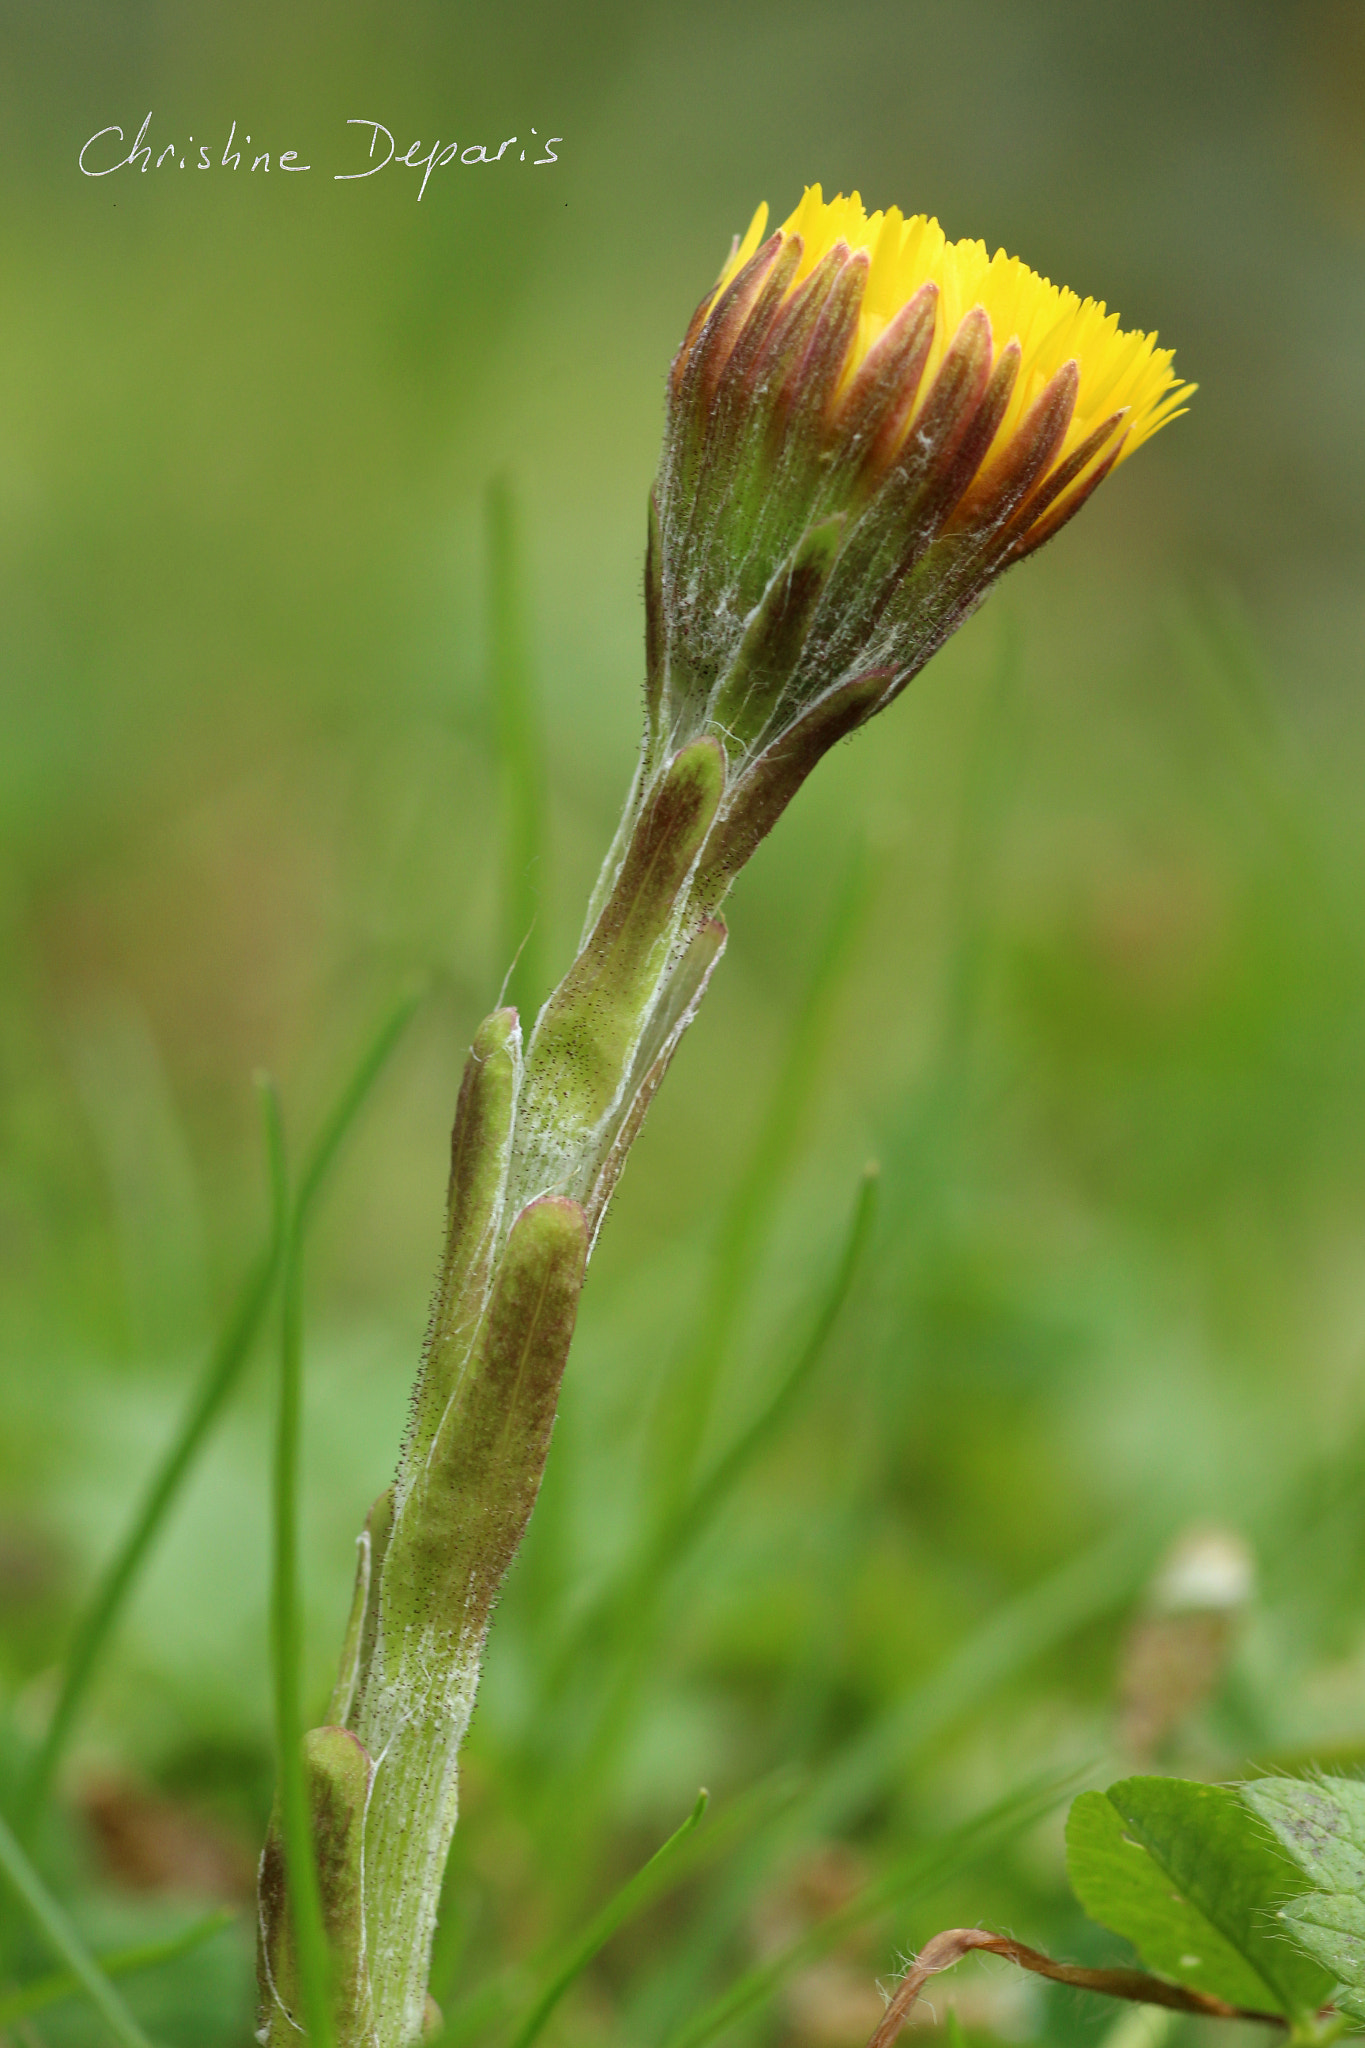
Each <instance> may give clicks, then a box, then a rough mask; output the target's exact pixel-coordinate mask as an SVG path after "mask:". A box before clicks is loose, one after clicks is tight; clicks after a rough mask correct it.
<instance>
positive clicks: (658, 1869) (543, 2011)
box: [512, 1792, 710, 2048]
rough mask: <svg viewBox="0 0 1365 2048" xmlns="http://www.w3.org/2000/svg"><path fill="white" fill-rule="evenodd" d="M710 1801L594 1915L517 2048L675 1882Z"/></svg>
mask: <svg viewBox="0 0 1365 2048" xmlns="http://www.w3.org/2000/svg"><path fill="white" fill-rule="evenodd" d="M709 1797H710V1795H709V1793H706V1792H700V1793H698V1795H697V1803H696V1805H695V1806H694V1807H693V1808H692V1811H691V1813H689V1814H688V1816H687V1819H686V1820H685V1821H684V1822H683V1824H682V1826H681V1827H679V1828H675V1829H674V1831H673V1833H672V1834H671V1835H670V1836H669V1837H668V1840H667V1841H666V1842H664V1843H663V1844H662V1845H661V1846H660V1847H659V1848H658V1849H656V1850H655V1852H654V1854H653V1855H652V1856H651V1857H650V1859H649V1861H648V1863H646V1864H645V1865H643V1867H642V1868H641V1869H639V1870H637V1871H636V1873H635V1875H634V1877H631V1878H628V1879H627V1880H626V1882H625V1884H623V1885H622V1886H621V1888H620V1890H619V1891H618V1892H617V1893H616V1894H615V1895H614V1896H613V1897H612V1898H610V1899H608V1901H607V1903H606V1905H605V1906H603V1908H602V1910H601V1912H600V1913H597V1914H595V1915H594V1917H593V1918H592V1919H591V1920H590V1921H589V1922H588V1925H587V1926H586V1927H585V1928H584V1930H583V1932H582V1934H581V1935H580V1936H579V1937H578V1939H577V1941H575V1942H574V1943H573V1944H572V1945H571V1947H570V1948H569V1949H568V1951H567V1953H566V1954H565V1956H564V1958H563V1960H562V1962H561V1963H560V1964H559V1966H558V1968H557V1969H556V1970H555V1972H554V1974H553V1975H552V1977H551V1978H550V1981H549V1983H548V1984H547V1985H546V1986H545V1988H544V1990H543V1991H542V1992H541V1994H540V1996H539V1998H538V1999H537V2000H536V2002H535V2004H534V2005H533V2006H532V2007H531V2010H530V2012H529V2013H528V2014H527V2015H526V2018H525V2019H524V2020H523V2022H522V2024H521V2026H520V2027H519V2028H518V2029H517V2031H516V2034H515V2035H514V2036H513V2039H512V2048H531V2043H532V2042H533V2041H534V2040H535V2039H536V2038H537V2036H538V2035H539V2034H540V2032H541V2030H542V2028H543V2027H544V2026H545V2023H546V2021H547V2020H548V2019H549V2017H550V2015H551V2013H552V2012H553V2011H554V2009H555V2007H556V2006H557V2005H558V2004H559V2001H560V1999H561V1998H563V1996H564V1994H565V1993H566V1992H567V1991H568V1990H569V1989H570V1987H571V1986H572V1985H573V1984H574V1983H575V1982H576V1980H577V1979H578V1978H579V1977H581V1976H582V1974H583V1972H584V1970H586V1969H587V1967H588V1964H589V1963H590V1962H591V1961H592V1959H593V1957H594V1956H595V1955H596V1954H597V1953H598V1951H599V1950H600V1949H603V1948H605V1947H606V1945H607V1943H608V1942H609V1941H610V1940H611V1937H612V1936H613V1934H615V1933H616V1932H617V1931H618V1929H620V1928H622V1927H624V1926H625V1924H626V1922H627V1921H628V1920H631V1919H633V1918H634V1916H635V1914H637V1913H639V1912H641V1911H642V1910H643V1909H644V1907H646V1906H647V1905H649V1904H650V1903H651V1901H652V1900H654V1899H656V1898H657V1897H658V1895H659V1893H660V1892H661V1891H662V1890H663V1889H664V1888H665V1886H666V1885H667V1884H668V1883H669V1882H670V1881H671V1878H672V1871H671V1869H670V1867H669V1866H670V1864H671V1861H672V1858H673V1856H674V1853H675V1851H676V1850H678V1849H679V1848H681V1846H682V1844H683V1843H684V1842H685V1841H686V1840H687V1837H688V1836H689V1835H690V1834H691V1833H692V1832H693V1830H694V1829H695V1828H696V1827H697V1826H698V1825H699V1823H700V1821H701V1818H702V1815H703V1814H704V1813H705V1811H706V1807H707V1802H708V1800H709Z"/></svg>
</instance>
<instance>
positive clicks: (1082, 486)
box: [257, 186, 1191, 2048]
mask: <svg viewBox="0 0 1365 2048" xmlns="http://www.w3.org/2000/svg"><path fill="white" fill-rule="evenodd" d="M766 220H767V209H766V208H764V207H760V209H759V211H758V213H757V214H756V215H755V218H754V222H753V225H752V227H751V228H750V230H749V232H748V234H747V235H746V236H745V238H744V240H743V241H742V242H740V243H738V244H737V246H736V248H735V250H734V252H733V254H732V255H731V258H730V261H729V262H728V264H727V265H726V267H725V269H724V270H723V271H722V273H721V277H720V280H719V282H718V283H717V285H716V286H715V287H714V289H713V290H712V291H711V292H709V293H708V294H707V297H706V298H705V299H704V300H703V302H702V304H701V306H700V307H699V308H698V311H697V314H696V317H695V318H694V320H693V322H692V325H691V327H690V328H689V330H688V333H687V336H686V338H685V340H684V342H683V345H682V347H681V349H680V350H679V352H678V356H677V360H676V361H675V363H674V365H673V370H672V375H671V378H670V383H669V403H668V426H667V431H666V434H665V439H664V454H663V462H662V466H661V469H660V474H659V481H658V485H657V488H656V492H655V496H654V501H653V516H652V519H651V527H650V546H649V568H648V575H647V608H646V656H647V661H646V666H647V675H648V682H647V689H646V706H647V715H646V725H645V736H644V744H643V748H642V752H641V759H640V767H639V771H638V773H637V775H636V779H635V784H634V787H633V789H632V791H631V794H630V797H629V799H628V801H627V804H626V809H625V814H624V816H623V818H622V821H621V826H620V829H619V831H618V833H617V835H616V839H615V842H614V844H613V846H612V849H611V851H610V852H609V854H608V856H607V859H606V862H605V864H604V866H603V869H602V873H601V876H600V877H599V880H598V885H597V889H596V891H595V893H594V896H593V899H592V902H591V904H590V905H589V910H588V918H587V923H586V925H585V928H584V933H583V940H582V944H581V946H580V949H579V953H578V957H577V959H576V960H575V961H574V962H573V965H572V966H571V967H570V968H569V971H568V973H567V974H566V975H565V977H564V979H563V980H562V981H561V982H560V984H559V986H558V988H557V989H555V990H554V991H553V992H552V994H551V995H550V996H549V998H548V1000H547V1001H546V1003H545V1004H544V1007H543V1008H542V1009H541V1011H540V1014H539V1016H538V1017H537V1018H536V1020H535V1024H534V1028H533V1029H532V1030H531V1031H530V1032H529V1034H527V1035H526V1036H525V1040H524V1043H523V1030H522V1023H521V1020H520V1019H519V1018H518V1016H517V1014H516V1012H515V1011H514V1010H502V1009H499V1010H496V1011H495V1012H494V1013H493V1015H492V1016H491V1017H489V1018H487V1019H486V1020H485V1022H484V1024H483V1025H482V1026H481V1027H480V1029H479V1031H478V1033H477V1035H476V1037H475V1040H474V1044H473V1047H472V1049H471V1051H470V1055H469V1060H468V1063H467V1065H466V1069H465V1077H464V1082H463V1085H462V1087H461V1091H460V1101H459V1107H458V1110H457V1113H456V1122H455V1131H454V1135H453V1138H452V1142H451V1175H450V1195H449V1204H448V1214H447V1234H446V1249H445V1255H444V1258H443V1260H442V1266H441V1274H440V1279H439V1283H438V1287H437V1293H436V1300H435V1303H434V1306H433V1312H432V1319H431V1327H430V1332H429V1336H428V1342H427V1346H426V1350H425V1353H424V1355H423V1360H422V1365H421V1369H420V1372H419V1375H418V1382H417V1386H416V1389H415V1392H414V1397H413V1407H412V1418H411V1423H410V1426H409V1430H408V1435H407V1438H406V1441H405V1443H404V1447H403V1450H402V1453H401V1456H400V1459H399V1467H398V1474H397V1478H396V1480H395V1482H394V1486H393V1488H392V1490H391V1492H390V1493H389V1494H387V1495H385V1496H383V1497H382V1498H381V1499H380V1500H379V1501H378V1502H376V1504H375V1507H374V1509H373V1510H372V1511H371V1515H370V1518H369V1521H368V1522H367V1524H366V1528H365V1531H364V1533H363V1535H362V1537H361V1541H360V1554H359V1563H358V1570H357V1576H356V1593H355V1604H354V1607H353V1610H352V1617H351V1625H350V1628H349V1629H348V1632H347V1638H346V1645H345V1649H344V1652H343V1658H342V1669H341V1674H340V1677H339V1679H338V1683H337V1687H336V1691H335V1692H334V1694H333V1698H332V1704H331V1708H330V1711H329V1716H328V1722H327V1725H326V1726H324V1727H322V1728H319V1729H314V1730H313V1731H312V1732H311V1733H310V1734H309V1736H308V1737H307V1739H306V1743H305V1753H304V1762H305V1767H306V1771H307V1777H308V1786H309V1801H310V1804H311V1807H312V1813H313V1826H314V1846H315V1848H316V1850H317V1853H318V1885H319V1891H320V1893H321V1899H322V1907H323V1918H324V1922H325V1928H326V1933H327V1937H328V1941H329V1944H330V1948H331V1957H332V1971H331V1989H330V1994H329V1998H330V2008H331V2018H332V2025H333V2030H334V2033H335V2038H336V2042H337V2048H412V2043H414V2042H415V2041H416V2040H417V2039H418V2038H419V2036H421V2035H422V2034H423V2031H424V2028H425V2027H427V2026H430V2025H434V2024H436V2022H435V2020H434V2019H433V2014H432V2008H431V2006H430V2001H429V1999H428V1996H427V1991H426V1981H427V1973H428V1965H429V1959H430V1955H431V1944H432V1937H433V1933H434V1930H435V1926H436V1916H437V1905H438V1901H439V1898H440V1894H441V1884H442V1876H443V1873H444V1871H445V1868H446V1859H447V1853H448V1851H449V1848H450V1840H451V1835H452V1832H453V1830H454V1827H455V1818H456V1810H457V1804H458V1800H457V1786H458V1760H459V1752H460V1744H461V1742H462V1740H463V1738H464V1733H465V1729H466V1727H467V1725H468V1722H469V1716H470V1713H471V1712H472V1710H473V1704H474V1697H475V1692H476V1689H477V1685H478V1678H479V1666H480V1660H481V1658H482V1654H483V1646H484V1638H485V1635H486V1633H487V1629H488V1625H489V1620H490V1617H491V1614H492V1609H493V1603H494V1601H495V1600H496V1598H497V1594H498V1589H499V1587H500V1585H501V1583H502V1578H503V1574H504V1573H505V1572H506V1570H507V1568H508V1566H509V1564H510V1563H511V1560H512V1557H513V1555H514V1553H515V1551H516V1548H517V1545H518V1544H519V1542H520V1541H521V1537H522V1532H523V1531H524V1529H525V1527H526V1523H527V1520H528V1518H529V1516H530V1513H531V1509H532V1506H533V1504H534V1501H535V1497H536V1491H537V1489H538V1487H539V1485H540V1477H541V1471H542V1468H543V1466H544V1463H545V1456H546V1451H547V1449H548V1446H549V1438H550V1429H551V1425H552V1423H553V1419H554V1411H555V1402H556V1399H557V1396H558V1391H559V1383H560V1375H561V1374H562V1373H563V1371H564V1366H565V1360H566V1358H567V1356H568V1351H569V1344H570V1340H571V1337H572V1334H573V1325H574V1317H575V1314H576V1311H577V1304H578V1295H579V1289H580V1287H581V1285H582V1281H583V1274H584V1269H585V1267H586V1264H587V1259H588V1254H589V1252H590V1250H591V1247H592V1243H593V1240H594V1237H595V1235H596V1232H597V1230H598V1228H599V1227H600V1224H601V1221H602V1217H603V1215H604V1214H605V1211H606V1208H607V1204H608V1202H609V1201H610V1199H611V1195H612V1191H613V1189H614V1187H615V1185H616V1181H617V1177H618V1176H619V1174H620V1172H621V1168H622V1165H623V1163H624V1161H625V1158H626V1155H627V1153H628V1152H629V1150H630V1147H631V1144H632V1143H633V1141H634V1139H635V1137H636V1135H637V1133H638V1132H639V1129H640V1126H641V1123H642V1121H643V1119H644V1116H645V1113H646V1111H647V1109H648V1107H649V1104H650V1101H651V1100H652V1098H653V1096H654V1093H655V1091H656V1089H657V1088H658V1086H659V1084H660V1082H661V1080H662V1078H663V1076H664V1074H665V1072H666V1070H667V1068H668V1064H669V1061H670V1060H671V1059H672V1057H673V1054H674V1052H675V1050H676V1048H677V1045H678V1043H679V1040H680V1039H681V1037H682V1035H683V1033H684V1031H685V1030H686V1029H687V1027H688V1024H689V1023H690V1022H691V1020H692V1018H693V1017H694V1015H695V1014H696V1011H697V1008H698V1005H699V1004H700V1002H701V1000H702V998H703V996H704V995H705V993H706V988H707V984H708V982H709V980H710V978H711V975H712V973H713V971H714V969H715V967H716V965H717V963H718V962H719V960H720V958H721V954H722V952H723V950H724V947H725V939H726V934H725V926H724V923H723V921H722V918H721V915H720V913H721V910H722V908H723V905H724V901H725V896H726V892H727V891H728V889H729V887H730V884H731V883H732V881H733V880H734V878H735V876H736V875H737V874H738V872H739V870H740V869H741V868H742V867H743V865H744V862H745V861H746V860H747V859H748V857H749V855H750V854H751V853H752V852H753V850H754V848H755V847H756V846H757V844H758V842H759V841H760V840H761V839H762V838H763V837H764V835H765V834H766V833H767V832H768V831H770V830H771V828H772V826H773V825H774V823H775V822H776V820H777V818H778V817H779V816H780V815H781V813H782V811H783V809H784V808H785V806H786V805H787V804H788V803H789V802H790V800H791V798H792V797H793V795H794V794H795V793H796V791H797V789H798V788H799V787H800V785H801V783H802V782H803V781H804V780H805V778H806V776H807V775H808V774H809V773H810V771H811V769H812V768H813V767H814V766H815V763H816V762H817V761H818V760H819V758H820V756H821V755H822V754H823V753H824V752H825V751H826V750H827V749H828V748H829V747H830V746H832V745H833V743H834V742H835V741H836V740H837V739H840V738H842V737H843V735H844V734H845V733H847V732H851V731H852V730H853V729H854V727H855V726H859V725H862V724H864V723H865V722H866V720H867V719H869V718H871V717H872V716H873V715H874V713H876V712H877V711H879V710H881V708H882V707H883V705H885V704H887V703H889V702H890V700H891V698H892V697H894V696H895V695H896V693H897V691H898V690H900V689H901V688H902V687H903V686H904V684H905V683H906V682H907V681H908V680H909V678H910V677H911V676H912V675H913V674H914V673H915V671H916V670H917V669H919V668H921V667H922V666H923V665H924V663H925V662H926V661H927V660H928V658H929V656H930V655H931V654H932V653H933V652H934V650H935V648H936V647H938V646H939V645H941V643H942V642H943V641H944V640H945V639H946V638H947V636H948V634H949V633H950V632H951V631H952V629H953V628H954V626H956V625H957V624H958V623H959V622H960V621H961V620H962V619H964V618H965V617H966V615H967V613H968V612H970V611H971V610H972V608H973V607H974V606H975V605H976V604H978V603H979V602H980V600H981V598H982V596H983V595H984V594H985V591H986V589H987V587H988V586H989V585H990V583H991V582H992V581H993V580H994V578H995V577H997V576H998V575H999V574H1000V573H1001V571H1002V570H1003V569H1005V568H1007V567H1008V566H1009V564H1010V563H1011V562H1017V561H1018V560H1019V559H1020V558H1021V557H1022V556H1023V555H1026V554H1030V553H1031V552H1032V551H1033V550H1034V549H1035V548H1036V547H1038V546H1040V545H1041V543H1042V542H1043V541H1045V540H1047V539H1048V538H1049V536H1050V535H1051V534H1053V533H1055V532H1056V531H1057V529H1058V527H1060V526H1061V525H1062V524H1063V523H1064V522H1065V521H1066V520H1067V519H1069V518H1070V517H1071V515H1072V513H1073V512H1075V511H1076V510H1077V508H1078V507H1079V506H1080V505H1082V504H1083V503H1084V502H1085V500H1086V498H1087V497H1088V496H1089V495H1090V493H1091V491H1093V490H1094V488H1095V486H1096V484H1098V483H1099V481H1100V479H1101V478H1102V477H1103V476H1105V475H1107V474H1108V472H1109V471H1110V470H1111V469H1112V468H1113V467H1114V465H1115V463H1117V462H1120V461H1121V460H1123V458H1124V457H1125V456H1127V455H1129V454H1131V453H1132V451H1133V449H1134V448H1136V447H1138V446H1139V445H1140V444H1141V443H1142V442H1143V441H1145V440H1146V439H1147V438H1148V437H1149V436H1150V435H1152V434H1154V433H1155V432H1156V430H1157V428H1158V427H1160V426H1162V425H1164V423H1165V422H1166V421H1167V420H1168V419H1170V418H1172V417H1173V415H1174V414H1175V413H1176V412H1177V411H1179V409H1180V406H1181V403H1182V401H1183V399H1184V398H1185V397H1186V396H1187V395H1188V392H1189V390H1190V388H1191V387H1189V386H1187V385H1181V384H1179V383H1177V381H1176V379H1175V377H1174V376H1173V374H1172V372H1171V366H1170V365H1171V358H1170V354H1169V352H1162V351H1159V350H1158V349H1157V348H1156V346H1155V337H1154V336H1151V335H1143V334H1125V333H1121V332H1120V330H1119V326H1118V322H1117V320H1116V319H1115V318H1114V317H1113V316H1112V315H1109V314H1106V312H1105V310H1104V308H1103V306H1099V305H1096V304H1095V303H1094V301H1093V300H1089V299H1087V300H1085V301H1084V302H1082V301H1081V300H1080V299H1078V298H1076V297H1075V295H1074V294H1073V293H1071V292H1066V291H1058V290H1056V289H1055V288H1054V287H1053V286H1052V285H1050V284H1048V283H1047V282H1046V280H1045V279H1043V278H1041V277H1038V276H1036V275H1035V273H1034V272H1033V271H1031V270H1027V269H1025V267H1024V266H1023V264H1021V263H1018V262H1016V261H1015V260H1013V259H1012V258H1010V257H1006V256H1003V255H998V256H995V257H990V258H988V257H987V255H986V251H985V249H984V247H983V246H982V244H981V243H979V242H957V243H949V242H946V241H945V240H944V237H943V233H942V230H941V229H940V228H939V226H938V223H937V222H936V221H931V220H926V219H925V218H923V217H922V216H921V217H916V218H915V219H912V220H904V219H903V218H902V217H901V215H900V214H899V213H896V212H891V213H887V214H880V213H877V214H873V215H872V216H871V218H869V217H868V216H867V215H866V214H865V213H864V212H863V208H862V204H861V202H860V200H859V199H858V198H857V196H856V194H855V196H854V197H853V198H852V199H836V200H834V201H833V202H832V203H831V204H830V205H828V206H826V205H825V203H824V201H823V200H822V198H821V196H820V190H819V187H818V186H814V187H812V188H811V190H810V191H809V192H807V194H806V196H805V198H804V199H803V200H802V202H801V205H800V206H799V207H798V208H797V210H796V212H795V213H794V214H793V215H792V217H791V219H790V220H789V221H788V222H787V223H786V224H785V226H784V227H782V228H780V229H779V230H778V232H777V233H776V234H775V235H773V236H771V237H770V238H769V239H768V240H767V241H762V240H761V237H762V235H763V230H764V226H765V225H766ZM260 1906H261V1918H260V1926H261V1946H260V1962H261V2027H260V2031H259V2033H258V2035H257V2038H258V2040H260V2041H262V2042H264V2043H267V2044H273V2048H286V2044H289V2048H292V2044H294V2043H295V2042H297V2041H298V2040H299V2039H300V2036H301V2022H300V2017H299V2011H300V2010H301V2008H302V2007H303V2006H304V2005H305V2004H306V2003H307V2001H308V1997H309V1995H310V1993H309V1989H308V1986H307V1985H306V1984H305V1982H304V1976H305V1975H306V1973H301V1972H300V1970H299V1968H298V1966H297V1965H298V1957H297V1953H296V1943H295V1930H294V1923H293V1905H292V1902H291V1893H290V1886H289V1882H288V1867H287V1862H286V1857H285V1844H284V1840H283V1836H282V1834H281V1833H280V1831H279V1830H272V1836H271V1841H270V1843H269V1845H268V1847H267V1851H266V1855H265V1857H264V1859H263V1861H262V1866H261V1885H260Z"/></svg>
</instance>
